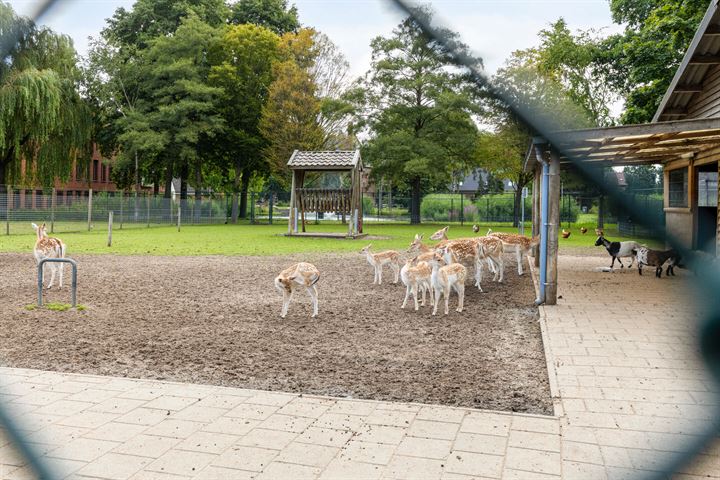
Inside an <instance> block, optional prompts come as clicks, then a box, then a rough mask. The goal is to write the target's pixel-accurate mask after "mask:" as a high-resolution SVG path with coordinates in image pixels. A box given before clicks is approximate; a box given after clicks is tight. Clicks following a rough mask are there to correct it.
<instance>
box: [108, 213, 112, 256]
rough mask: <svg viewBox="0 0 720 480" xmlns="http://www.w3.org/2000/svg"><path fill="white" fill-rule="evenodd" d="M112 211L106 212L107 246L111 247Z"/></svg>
mask: <svg viewBox="0 0 720 480" xmlns="http://www.w3.org/2000/svg"><path fill="white" fill-rule="evenodd" d="M112 226H113V212H112V210H111V211H109V212H108V247H112Z"/></svg>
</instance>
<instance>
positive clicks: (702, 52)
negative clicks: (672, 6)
mask: <svg viewBox="0 0 720 480" xmlns="http://www.w3.org/2000/svg"><path fill="white" fill-rule="evenodd" d="M718 73H720V10H718V0H712V1H711V2H710V6H709V7H708V9H707V12H705V16H704V17H703V19H702V21H701V22H700V26H699V27H698V29H697V31H696V32H695V37H694V38H693V40H692V42H690V46H689V47H688V49H687V51H686V52H685V56H684V57H683V59H682V63H681V64H680V67H679V68H678V69H677V71H676V72H675V76H674V77H673V79H672V82H670V86H669V87H668V89H667V92H665V96H664V97H663V99H662V101H661V102H660V106H659V107H658V109H657V112H655V116H654V117H653V120H652V121H653V122H659V121H667V120H678V119H682V118H688V117H690V116H699V115H696V114H694V115H689V113H688V107H693V106H694V104H695V103H697V102H696V101H697V100H698V99H702V102H700V103H702V104H703V105H702V107H701V109H702V110H703V111H705V112H709V114H706V115H704V116H715V115H717V114H718V112H720V95H718V94H717V92H716V91H711V89H712V87H713V86H716V82H705V80H706V79H708V78H709V77H710V76H713V77H715V76H716V75H717V74H718ZM701 97H703V98H701ZM704 97H707V98H704ZM708 102H709V103H713V105H707V104H706V103H708ZM698 107H700V106H698Z"/></svg>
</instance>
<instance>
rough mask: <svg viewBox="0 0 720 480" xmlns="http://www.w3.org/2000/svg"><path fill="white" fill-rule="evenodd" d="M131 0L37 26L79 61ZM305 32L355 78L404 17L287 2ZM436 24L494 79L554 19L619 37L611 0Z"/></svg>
mask: <svg viewBox="0 0 720 480" xmlns="http://www.w3.org/2000/svg"><path fill="white" fill-rule="evenodd" d="M133 3H135V2H134V0H59V1H57V2H56V6H54V7H53V8H52V10H50V11H49V12H48V13H47V14H46V15H45V16H44V17H43V18H42V19H41V22H40V23H42V24H45V25H47V26H48V27H50V28H52V29H53V30H55V31H57V32H61V33H65V34H67V35H70V36H71V37H72V38H73V40H74V42H75V48H76V49H77V50H78V53H80V54H81V55H83V54H85V53H86V52H87V49H88V37H90V36H92V37H97V36H98V35H99V33H100V31H101V30H102V29H103V27H104V26H105V19H107V18H109V17H111V16H112V14H113V12H114V11H115V10H116V9H117V8H119V7H125V8H131V7H132V5H133ZM291 3H294V4H295V5H296V6H297V8H298V11H299V14H300V21H301V22H302V24H303V25H306V26H312V27H314V28H316V29H318V30H320V31H322V32H324V33H325V34H327V35H328V36H329V37H330V38H331V39H332V40H333V42H335V43H336V44H337V45H338V46H339V48H340V50H341V51H342V52H343V53H344V54H345V56H346V57H347V58H348V61H349V62H350V73H351V75H352V76H353V77H355V76H359V75H362V74H363V73H365V72H366V71H367V70H368V68H369V66H370V53H371V50H370V40H372V39H373V38H374V37H376V36H378V35H383V36H386V35H388V34H390V32H391V31H392V29H393V27H394V26H395V25H397V24H398V23H399V21H400V19H401V16H400V15H399V14H398V12H397V11H395V10H394V9H393V8H392V7H390V6H389V2H388V1H387V0H291ZM425 3H430V4H431V5H432V6H433V7H434V9H435V11H436V12H437V18H439V19H440V20H441V22H442V23H443V24H444V25H445V26H448V27H450V28H452V29H453V30H455V31H457V32H458V33H459V34H460V36H461V38H462V40H463V41H464V42H465V43H466V44H468V45H469V46H470V47H471V49H472V50H473V52H474V53H475V54H477V55H479V56H480V57H481V58H482V59H483V61H484V63H485V68H486V69H487V70H488V72H489V73H494V72H495V71H496V70H497V68H498V67H500V66H502V64H503V62H504V60H505V59H506V58H507V57H508V56H509V55H510V54H511V53H512V52H513V51H514V50H518V49H524V48H528V47H531V46H534V45H536V44H537V33H538V32H539V31H540V30H541V29H542V28H544V27H546V26H547V25H548V24H549V23H551V22H553V21H555V20H557V19H558V18H559V17H563V18H565V20H566V21H567V22H568V25H569V27H570V28H571V29H573V30H576V29H582V30H587V29H591V28H592V29H596V30H598V31H601V32H602V33H604V34H610V33H613V32H617V31H620V30H621V27H619V26H618V25H614V24H613V23H612V20H611V17H610V9H609V6H608V0H546V1H541V0H434V1H430V2H425ZM38 4H39V2H38V1H37V0H10V5H12V7H13V8H14V9H15V10H16V11H17V12H18V13H21V14H26V15H27V14H30V13H31V12H33V11H34V10H35V8H37V5H38Z"/></svg>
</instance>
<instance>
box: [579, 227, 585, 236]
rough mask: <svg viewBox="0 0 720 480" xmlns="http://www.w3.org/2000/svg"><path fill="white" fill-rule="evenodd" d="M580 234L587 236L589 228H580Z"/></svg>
mask: <svg viewBox="0 0 720 480" xmlns="http://www.w3.org/2000/svg"><path fill="white" fill-rule="evenodd" d="M580 233H582V234H583V235H585V234H586V233H587V228H585V227H580Z"/></svg>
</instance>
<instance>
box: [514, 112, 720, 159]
mask: <svg viewBox="0 0 720 480" xmlns="http://www.w3.org/2000/svg"><path fill="white" fill-rule="evenodd" d="M549 145H552V146H553V148H554V149H555V150H556V151H557V152H558V153H559V154H560V162H561V163H568V162H570V161H571V159H575V160H580V161H583V162H591V163H596V164H600V165H612V166H623V165H642V164H654V163H664V162H668V161H671V160H675V159H679V158H683V157H685V156H688V155H690V156H692V155H697V154H700V153H701V152H704V151H706V150H710V149H716V148H718V147H720V118H702V119H695V120H681V121H676V122H658V123H645V124H639V125H624V126H620V127H605V128H591V129H585V130H568V131H563V132H554V133H551V134H548V136H547V138H535V139H534V140H533V144H532V145H530V148H529V149H528V152H527V155H526V156H525V169H526V170H528V171H531V170H532V169H533V168H535V165H536V164H537V161H538V159H537V151H536V148H535V146H540V147H541V150H544V151H546V150H547V149H548V146H549Z"/></svg>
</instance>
